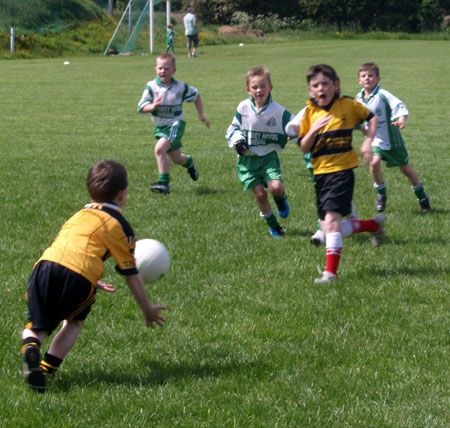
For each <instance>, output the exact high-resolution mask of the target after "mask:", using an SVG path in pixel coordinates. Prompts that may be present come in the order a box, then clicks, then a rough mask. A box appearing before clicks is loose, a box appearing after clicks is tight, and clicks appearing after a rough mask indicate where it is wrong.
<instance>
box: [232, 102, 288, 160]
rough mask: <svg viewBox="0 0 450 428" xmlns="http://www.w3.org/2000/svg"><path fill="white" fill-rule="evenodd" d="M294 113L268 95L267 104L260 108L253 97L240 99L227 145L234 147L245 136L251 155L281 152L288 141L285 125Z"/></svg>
mask: <svg viewBox="0 0 450 428" xmlns="http://www.w3.org/2000/svg"><path fill="white" fill-rule="evenodd" d="M293 117H294V116H293V115H292V114H291V113H289V112H288V111H287V110H286V109H285V108H284V107H283V106H281V105H280V104H278V103H277V102H275V101H273V100H272V96H271V95H269V97H268V99H267V102H266V104H265V106H264V107H263V108H262V109H261V110H259V111H258V110H257V109H256V107H255V103H254V100H253V98H252V97H249V98H248V99H246V100H244V101H242V102H240V103H239V105H238V107H237V110H236V113H235V115H234V118H233V120H232V122H231V125H230V126H229V127H228V129H227V133H226V139H227V141H228V146H229V147H230V148H234V146H235V145H236V143H237V142H238V141H239V140H242V139H244V140H245V141H246V142H247V144H248V145H249V147H250V149H249V153H248V155H250V156H265V155H267V154H269V153H271V152H273V151H276V152H281V151H282V150H283V148H284V146H285V145H286V143H287V137H288V135H287V132H286V130H285V128H286V125H287V124H288V122H289V121H290V120H291V119H292V118H293Z"/></svg>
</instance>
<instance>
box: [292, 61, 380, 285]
mask: <svg viewBox="0 0 450 428" xmlns="http://www.w3.org/2000/svg"><path fill="white" fill-rule="evenodd" d="M306 80H307V82H308V91H309V95H310V96H311V99H310V100H309V101H308V102H307V105H306V107H305V109H304V111H303V114H302V118H301V122H300V134H299V139H298V141H299V145H300V149H301V151H302V152H303V153H309V152H311V163H312V167H313V173H314V178H315V182H316V185H315V190H316V198H317V210H318V212H319V218H320V220H321V227H322V229H323V231H324V233H325V235H326V236H325V245H326V256H327V258H326V262H327V264H326V270H325V271H324V272H321V277H320V278H317V279H316V280H315V282H316V283H327V282H333V281H335V280H336V279H337V269H338V266H339V262H340V259H341V253H342V246H343V241H342V237H343V236H348V235H351V234H354V233H360V232H371V233H372V243H373V245H375V246H379V245H381V244H382V243H383V241H384V230H383V227H384V216H383V215H382V214H379V215H377V216H376V217H375V218H374V219H372V220H356V219H352V220H345V221H344V222H342V217H343V216H347V215H348V214H349V213H350V212H351V203H352V199H353V189H354V186H355V177H354V173H353V169H354V168H356V167H357V166H358V157H357V155H356V151H355V149H354V148H353V146H352V132H353V129H354V127H355V126H356V125H357V124H359V123H362V122H363V121H367V122H368V130H367V134H366V139H365V140H364V143H363V145H362V146H361V148H360V153H361V156H362V158H363V162H364V163H365V164H368V163H369V161H370V158H371V155H372V147H371V143H372V140H373V137H374V135H375V132H376V129H377V124H378V119H377V116H375V115H374V114H373V113H371V111H370V110H369V109H368V108H366V107H364V106H363V105H362V104H360V103H358V101H356V100H355V99H353V98H350V97H344V96H340V94H339V92H340V86H339V77H338V76H337V74H336V72H335V70H334V69H333V68H332V67H330V66H329V65H326V64H319V65H316V66H313V67H311V68H310V69H309V70H308V72H307V73H306ZM361 107H364V108H361Z"/></svg>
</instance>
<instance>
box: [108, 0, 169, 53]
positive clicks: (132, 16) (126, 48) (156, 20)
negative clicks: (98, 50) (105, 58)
mask: <svg viewBox="0 0 450 428" xmlns="http://www.w3.org/2000/svg"><path fill="white" fill-rule="evenodd" d="M158 5H161V6H165V7H166V8H169V7H170V2H168V1H161V0H153V1H150V0H130V1H129V2H128V4H127V6H126V8H125V10H124V11H123V13H122V15H121V17H120V20H119V23H118V24H117V27H116V29H115V31H114V33H113V35H112V37H111V39H110V41H109V43H108V46H107V47H106V49H105V55H106V54H110V55H120V54H122V55H123V54H131V53H147V52H149V50H150V52H153V50H157V51H162V50H163V49H164V47H165V40H166V16H167V17H168V16H169V14H170V10H169V9H167V11H169V12H167V11H166V13H164V12H161V11H159V9H160V8H161V6H159V7H155V6H158Z"/></svg>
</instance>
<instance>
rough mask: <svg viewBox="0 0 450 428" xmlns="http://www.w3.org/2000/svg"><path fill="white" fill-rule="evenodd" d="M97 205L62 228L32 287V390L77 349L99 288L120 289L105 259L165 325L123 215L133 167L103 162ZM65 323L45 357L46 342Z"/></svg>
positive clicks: (94, 180) (149, 317)
mask: <svg viewBox="0 0 450 428" xmlns="http://www.w3.org/2000/svg"><path fill="white" fill-rule="evenodd" d="M87 187H88V191H89V195H90V197H91V198H92V201H91V203H89V204H87V205H85V207H84V208H83V209H81V210H80V211H78V212H77V213H75V214H74V215H73V216H72V217H71V218H70V219H69V220H68V221H67V222H66V223H65V224H64V225H63V227H62V228H61V230H60V231H59V234H58V236H57V237H56V239H55V240H54V241H53V243H52V245H51V246H50V247H49V248H47V249H46V250H45V251H44V253H43V254H42V256H41V258H40V259H39V260H38V261H37V262H36V264H35V266H34V269H33V272H32V274H31V277H30V280H29V282H28V289H27V303H28V310H29V312H28V319H29V323H28V324H27V325H26V327H25V329H24V330H23V332H22V339H23V345H22V355H23V373H24V376H25V378H26V380H27V382H28V384H29V386H30V387H31V388H32V389H35V390H38V391H40V392H44V391H45V388H46V376H47V375H50V374H52V373H54V372H55V371H56V370H57V369H58V367H59V366H60V364H61V363H62V361H63V359H64V357H65V356H66V355H67V353H68V352H69V351H70V350H71V349H72V347H73V345H74V344H75V341H76V339H77V337H78V334H79V333H80V330H81V327H82V325H83V322H84V320H85V319H86V317H87V315H88V314H89V312H90V310H91V306H92V304H93V303H94V302H95V293H96V291H97V288H99V289H102V290H105V291H109V292H114V291H115V289H114V287H113V286H112V285H110V284H106V283H104V282H102V281H100V277H101V276H102V275H103V271H104V261H105V260H106V259H107V258H109V257H111V256H112V257H113V258H114V259H115V261H116V263H117V266H116V270H117V271H118V272H119V273H120V274H122V275H124V276H125V279H126V282H127V284H128V287H129V288H130V290H131V293H132V294H133V296H134V298H135V299H136V302H137V304H138V305H139V307H140V308H141V310H142V313H143V314H144V318H145V322H146V324H147V326H150V327H152V328H153V327H154V324H155V323H156V324H158V325H163V323H164V321H165V320H164V318H163V317H162V316H161V315H160V314H159V311H160V310H163V309H165V307H164V306H158V305H152V304H151V303H150V301H149V299H148V297H147V293H146V290H145V286H144V282H143V281H142V278H141V276H140V275H139V273H138V271H137V269H136V262H135V259H134V248H135V237H134V232H133V229H132V228H131V226H130V225H129V224H128V222H127V221H126V220H125V218H124V217H123V215H122V213H121V208H122V207H123V206H124V205H125V202H126V200H127V188H128V179H127V171H126V169H125V167H124V166H122V165H121V164H119V163H117V162H114V161H109V160H100V161H98V162H97V163H96V164H95V165H94V166H93V167H92V168H91V169H90V171H89V174H88V178H87ZM61 322H63V324H62V327H61V329H60V330H59V332H58V333H57V334H56V335H55V337H54V338H53V340H52V341H51V343H50V347H49V349H48V351H47V352H46V353H45V356H44V359H43V360H42V361H41V353H40V347H41V343H42V342H43V340H44V339H45V338H46V337H47V336H49V335H50V334H51V333H52V332H53V331H54V330H55V329H56V328H57V327H58V325H59V324H60V323H61Z"/></svg>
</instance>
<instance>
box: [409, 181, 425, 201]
mask: <svg viewBox="0 0 450 428" xmlns="http://www.w3.org/2000/svg"><path fill="white" fill-rule="evenodd" d="M411 187H412V186H411ZM412 189H413V190H414V193H415V194H416V197H417V199H426V198H427V194H426V193H425V190H423V186H422V183H419V185H418V186H417V187H412Z"/></svg>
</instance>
